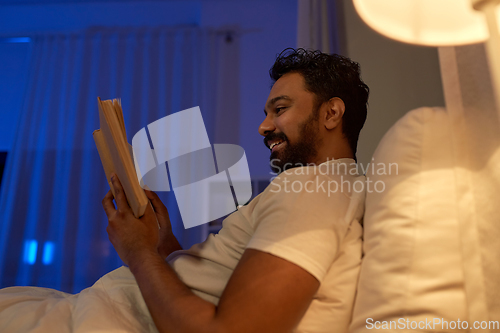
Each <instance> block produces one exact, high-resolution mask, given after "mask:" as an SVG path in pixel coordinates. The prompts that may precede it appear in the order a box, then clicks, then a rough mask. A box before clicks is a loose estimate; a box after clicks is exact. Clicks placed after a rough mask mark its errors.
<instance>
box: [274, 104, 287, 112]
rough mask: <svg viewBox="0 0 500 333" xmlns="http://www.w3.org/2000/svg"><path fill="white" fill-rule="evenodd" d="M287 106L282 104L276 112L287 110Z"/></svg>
mask: <svg viewBox="0 0 500 333" xmlns="http://www.w3.org/2000/svg"><path fill="white" fill-rule="evenodd" d="M286 108H287V107H286V106H281V107H277V108H276V113H281V111H283V110H285V109H286Z"/></svg>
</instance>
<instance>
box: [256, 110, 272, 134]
mask: <svg viewBox="0 0 500 333" xmlns="http://www.w3.org/2000/svg"><path fill="white" fill-rule="evenodd" d="M275 129H276V126H274V122H273V120H272V119H271V118H270V117H269V115H267V116H266V118H265V119H264V121H263V122H262V123H261V124H260V126H259V134H260V135H262V136H266V135H268V134H269V133H271V132H274V130H275Z"/></svg>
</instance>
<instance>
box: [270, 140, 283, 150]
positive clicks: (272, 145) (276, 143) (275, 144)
mask: <svg viewBox="0 0 500 333" xmlns="http://www.w3.org/2000/svg"><path fill="white" fill-rule="evenodd" d="M281 142H282V141H280V142H275V143H273V144H271V145H270V146H269V149H271V150H272V149H273V147H274V146H277V145H279V144H280V143H281Z"/></svg>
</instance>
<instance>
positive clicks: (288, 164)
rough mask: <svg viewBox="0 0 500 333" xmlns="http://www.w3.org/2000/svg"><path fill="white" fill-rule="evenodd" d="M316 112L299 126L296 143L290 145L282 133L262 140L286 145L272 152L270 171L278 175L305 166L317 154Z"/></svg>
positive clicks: (318, 142)
mask: <svg viewBox="0 0 500 333" xmlns="http://www.w3.org/2000/svg"><path fill="white" fill-rule="evenodd" d="M318 109H319V108H318ZM318 111H319V110H313V112H312V114H311V116H309V118H307V119H306V120H305V121H304V122H303V123H302V124H300V125H299V126H300V130H299V139H298V142H297V143H294V144H292V143H290V141H288V138H287V136H286V135H285V134H284V133H271V134H269V135H268V136H266V138H265V139H264V142H268V141H270V140H273V139H281V140H283V141H284V142H285V143H286V146H284V147H283V148H282V149H280V150H278V151H274V152H272V153H271V156H270V157H269V161H270V166H271V170H272V172H273V173H275V174H277V175H279V174H280V173H282V172H283V171H285V170H288V169H292V168H296V167H301V166H306V165H307V164H308V163H311V162H312V159H313V158H314V157H315V156H316V155H317V154H318V148H317V147H318V145H319V144H320V141H321V140H319V138H318V136H319V135H318V126H317V124H318V114H317V113H318Z"/></svg>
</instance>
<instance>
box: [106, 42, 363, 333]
mask: <svg viewBox="0 0 500 333" xmlns="http://www.w3.org/2000/svg"><path fill="white" fill-rule="evenodd" d="M270 75H271V78H272V79H273V80H274V84H273V86H272V89H271V92H270V94H269V98H268V100H267V102H266V104H265V109H264V112H265V115H266V117H265V119H264V121H263V122H262V124H261V125H260V127H259V133H260V134H261V135H263V136H264V143H265V144H266V145H267V146H268V147H269V148H270V149H271V166H272V168H273V170H274V171H275V172H276V173H277V174H279V176H277V177H276V178H275V179H274V180H273V181H272V183H271V184H270V186H269V187H268V188H266V190H264V192H263V193H261V194H260V195H259V196H257V197H256V198H255V199H254V200H252V201H251V202H250V203H249V204H248V205H247V206H244V207H242V208H240V209H239V210H238V211H236V212H234V213H233V214H231V215H230V216H229V217H228V218H226V220H225V221H224V223H223V227H222V229H221V231H220V232H219V233H218V234H217V235H210V236H209V237H208V238H207V240H206V241H205V242H203V243H201V244H197V245H195V246H193V247H192V248H191V249H189V250H182V249H181V247H180V245H179V243H178V242H177V240H176V239H175V237H174V235H173V234H172V232H171V226H170V220H169V217H168V212H167V210H166V208H165V206H164V205H163V204H162V203H161V201H160V200H159V198H158V196H157V195H156V194H154V193H153V192H149V191H147V192H146V193H147V196H148V198H149V199H150V200H151V203H152V205H153V208H154V211H153V209H148V210H147V211H146V213H145V215H144V216H143V217H141V218H140V219H136V218H135V217H134V216H133V214H132V212H131V209H130V208H129V206H128V204H127V201H126V198H125V196H124V193H123V190H122V188H121V185H120V183H119V180H118V179H117V178H116V176H114V177H113V179H112V182H113V186H114V188H115V191H116V198H115V201H116V204H117V209H115V207H114V204H113V202H112V200H113V196H112V194H111V192H108V194H107V195H106V196H105V198H104V199H103V207H104V210H105V211H106V214H107V216H108V219H109V225H108V228H107V231H108V234H109V238H110V240H111V242H112V243H113V245H114V247H115V249H116V250H117V252H118V254H119V255H120V257H121V258H122V260H123V261H124V262H125V263H126V264H127V265H128V266H129V268H130V270H131V272H132V273H133V274H134V276H135V278H136V281H137V283H138V285H139V288H140V290H141V293H142V295H143V297H144V300H145V302H146V304H147V306H148V309H149V311H150V313H151V315H152V317H153V320H154V322H155V324H156V326H157V328H158V330H159V331H160V332H239V333H241V332H290V331H296V332H327V331H328V332H345V331H346V330H347V326H348V324H349V320H350V316H351V311H352V305H353V300H354V293H355V286H356V280H357V276H358V272H359V264H360V260H361V227H360V224H359V221H360V219H361V218H362V214H363V198H364V193H363V190H364V189H362V190H360V191H357V190H354V189H355V186H354V183H355V182H360V179H359V178H360V176H358V175H357V173H356V167H355V162H354V161H355V153H356V145H357V139H358V135H359V131H360V130H361V128H362V126H363V124H364V121H365V119H366V104H367V99H368V87H367V86H366V85H365V84H364V83H363V82H362V81H361V79H360V77H359V76H360V75H359V67H358V65H357V64H356V63H353V62H352V61H350V60H349V59H347V58H344V57H341V56H337V55H326V54H322V53H320V52H317V51H316V52H313V51H305V50H302V49H298V50H291V49H287V50H285V51H284V52H282V54H280V55H279V56H278V58H277V60H276V63H275V64H274V66H273V68H272V69H271V71H270ZM340 165H342V166H343V169H342V168H338V167H337V168H335V166H340ZM322 169H324V170H326V172H324V171H323V172H322ZM339 169H342V170H343V171H339ZM285 170H286V171H285ZM361 184H362V185H363V183H361ZM334 185H337V187H336V188H334ZM340 185H342V188H340ZM358 185H359V184H358ZM358 188H359V186H358ZM155 215H156V216H155ZM157 219H158V222H159V223H160V225H161V229H160V231H158V227H157V221H156V220H157ZM157 244H159V246H157ZM166 256H168V258H167V262H165V257H166Z"/></svg>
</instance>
